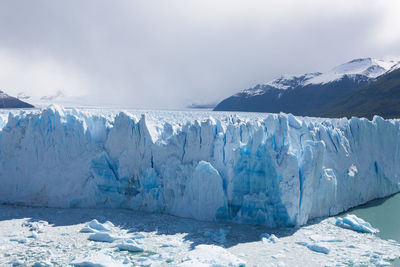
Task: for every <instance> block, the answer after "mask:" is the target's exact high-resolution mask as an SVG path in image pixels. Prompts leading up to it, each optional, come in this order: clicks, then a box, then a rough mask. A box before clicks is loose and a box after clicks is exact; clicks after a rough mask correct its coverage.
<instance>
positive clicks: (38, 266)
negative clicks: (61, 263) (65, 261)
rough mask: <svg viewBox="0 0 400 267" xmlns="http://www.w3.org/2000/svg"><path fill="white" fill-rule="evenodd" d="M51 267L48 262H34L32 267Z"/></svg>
mask: <svg viewBox="0 0 400 267" xmlns="http://www.w3.org/2000/svg"><path fill="white" fill-rule="evenodd" d="M50 266H53V264H51V263H50V262H49V261H40V262H35V263H34V264H33V265H32V267H50Z"/></svg>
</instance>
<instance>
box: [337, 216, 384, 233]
mask: <svg viewBox="0 0 400 267" xmlns="http://www.w3.org/2000/svg"><path fill="white" fill-rule="evenodd" d="M336 225H337V226H340V227H342V228H346V229H351V230H354V231H356V232H360V233H370V234H375V233H377V232H379V230H378V229H376V228H373V227H372V226H371V224H369V223H368V222H366V221H364V220H363V219H361V218H358V217H357V216H356V215H353V214H349V215H347V216H346V217H344V218H337V220H336Z"/></svg>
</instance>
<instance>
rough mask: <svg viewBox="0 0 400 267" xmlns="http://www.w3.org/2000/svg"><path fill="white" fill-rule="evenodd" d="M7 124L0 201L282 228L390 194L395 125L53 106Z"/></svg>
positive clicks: (399, 155)
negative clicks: (102, 209)
mask: <svg viewBox="0 0 400 267" xmlns="http://www.w3.org/2000/svg"><path fill="white" fill-rule="evenodd" d="M7 116H8V118H7V117H5V116H4V114H3V115H2V116H1V117H2V118H4V123H3V125H4V127H3V128H2V129H1V131H0V169H1V172H0V201H1V202H3V203H19V204H29V205H37V206H40V205H42V206H51V207H94V208H104V207H106V208H117V207H121V208H129V209H134V210H144V211H151V212H163V213H168V214H173V215H177V216H182V217H190V218H195V219H198V220H208V221H212V220H219V221H233V222H237V223H255V224H262V225H266V226H271V227H276V226H279V227H281V226H294V225H302V224H305V223H306V222H307V221H308V220H309V219H312V218H315V217H321V216H329V215H335V214H338V213H339V212H342V211H344V210H347V209H348V208H351V207H354V206H357V205H360V204H363V203H365V202H367V201H369V200H372V199H375V198H379V197H384V196H388V195H391V194H393V193H395V192H398V191H399V189H400V188H399V182H400V176H399V173H400V165H399V164H398V162H399V161H400V149H399V148H398V147H399V145H400V143H399V136H400V121H398V120H383V119H382V118H380V117H375V118H374V119H373V120H372V121H368V120H366V119H358V118H352V119H351V120H347V119H333V120H331V119H321V118H302V117H294V116H293V115H290V114H289V115H287V114H283V113H282V114H252V113H249V114H231V113H212V112H173V111H169V112H163V111H146V112H143V111H125V112H121V111H119V110H109V111H102V110H96V109H93V110H80V109H65V108H61V107H57V106H52V107H50V108H47V109H44V110H32V111H21V112H19V111H18V112H11V113H9V114H8V113H7ZM85 227H86V228H85V231H88V232H90V231H91V232H93V233H94V234H95V233H97V232H99V229H100V228H101V227H103V228H104V229H103V230H104V231H103V230H102V231H101V232H102V233H108V232H107V231H106V230H107V229H111V228H112V225H111V224H107V223H106V224H101V225H100V224H98V222H96V221H93V222H91V223H89V224H88V225H86V226H85ZM110 235H111V234H110Z"/></svg>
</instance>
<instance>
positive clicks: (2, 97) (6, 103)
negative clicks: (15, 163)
mask: <svg viewBox="0 0 400 267" xmlns="http://www.w3.org/2000/svg"><path fill="white" fill-rule="evenodd" d="M0 108H33V106H32V105H31V104H28V103H26V102H24V101H21V100H19V99H18V98H16V97H12V96H9V95H8V94H6V93H4V92H3V91H1V90H0Z"/></svg>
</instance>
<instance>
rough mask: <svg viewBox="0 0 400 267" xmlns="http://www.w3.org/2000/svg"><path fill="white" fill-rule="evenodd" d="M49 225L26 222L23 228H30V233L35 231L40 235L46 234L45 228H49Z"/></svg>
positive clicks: (42, 222) (46, 223) (38, 222)
mask: <svg viewBox="0 0 400 267" xmlns="http://www.w3.org/2000/svg"><path fill="white" fill-rule="evenodd" d="M48 224H49V223H48V222H46V221H37V222H29V221H28V222H24V223H22V226H24V227H29V231H35V232H38V233H43V232H44V229H43V228H44V226H47V225H48Z"/></svg>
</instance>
